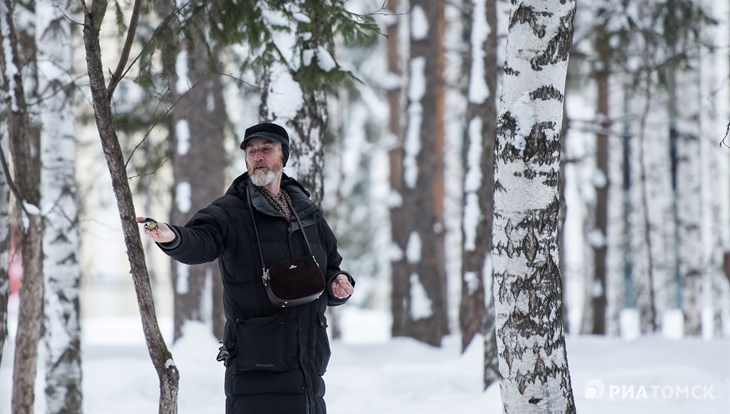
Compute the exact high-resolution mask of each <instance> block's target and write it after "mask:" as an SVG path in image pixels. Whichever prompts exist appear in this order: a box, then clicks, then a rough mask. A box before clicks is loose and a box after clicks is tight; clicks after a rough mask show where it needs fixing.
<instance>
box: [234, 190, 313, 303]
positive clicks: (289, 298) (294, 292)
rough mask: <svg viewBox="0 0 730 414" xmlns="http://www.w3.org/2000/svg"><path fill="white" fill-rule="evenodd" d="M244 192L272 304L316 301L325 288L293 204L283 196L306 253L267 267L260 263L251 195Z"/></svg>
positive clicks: (261, 256)
mask: <svg viewBox="0 0 730 414" xmlns="http://www.w3.org/2000/svg"><path fill="white" fill-rule="evenodd" d="M282 191H283V190H282ZM247 193H248V208H249V211H250V212H251V220H252V221H253V229H254V233H255V234H256V244H257V245H258V248H259V257H260V259H261V267H262V268H263V275H262V276H261V279H262V281H263V283H264V288H265V289H266V295H267V296H268V297H269V300H270V301H271V303H272V304H273V305H274V306H276V307H281V308H286V307H290V306H297V305H303V304H305V303H309V302H312V301H314V300H316V299H317V298H319V297H320V296H321V295H322V293H323V292H324V289H325V280H324V275H323V274H322V271H321V270H320V269H319V264H317V260H316V259H315V258H314V254H312V247H311V246H310V245H309V240H308V239H307V233H306V232H305V231H304V226H302V222H301V220H299V216H298V215H297V212H296V210H294V206H292V205H291V201H289V199H287V202H288V203H289V208H290V209H291V212H292V214H293V215H294V217H295V218H296V219H297V223H298V224H299V230H300V231H301V232H302V235H303V236H304V242H305V243H306V245H307V251H308V252H309V256H304V257H297V258H294V259H289V260H284V261H283V262H279V263H275V264H273V265H271V266H270V267H269V268H267V267H266V263H265V262H264V255H263V252H262V251H261V241H260V240H259V231H258V228H257V227H256V219H255V218H254V215H253V205H252V203H251V194H250V193H249V192H248V191H247Z"/></svg>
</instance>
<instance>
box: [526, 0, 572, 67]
mask: <svg viewBox="0 0 730 414" xmlns="http://www.w3.org/2000/svg"><path fill="white" fill-rule="evenodd" d="M574 16H575V7H573V8H572V10H571V11H570V13H568V14H567V15H565V16H563V17H561V18H560V25H559V26H558V32H557V33H556V34H555V37H553V38H552V39H550V41H549V42H548V46H547V48H545V52H544V53H542V54H540V55H538V56H535V57H534V58H532V60H531V61H530V65H531V66H532V69H533V70H542V68H543V66H547V65H554V64H556V63H558V62H563V61H567V60H568V56H569V55H570V48H571V46H572V44H573V17H574ZM543 35H544V32H543ZM539 37H540V38H542V36H539Z"/></svg>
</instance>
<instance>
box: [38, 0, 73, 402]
mask: <svg viewBox="0 0 730 414" xmlns="http://www.w3.org/2000/svg"><path fill="white" fill-rule="evenodd" d="M62 7H63V4H61V2H60V1H53V2H41V3H39V4H37V5H36V16H38V21H37V32H36V33H37V36H38V38H37V43H38V45H39V49H38V54H39V60H38V61H39V64H38V72H39V92H40V95H41V96H43V97H44V98H45V99H42V100H41V110H40V113H41V122H42V124H43V126H42V129H41V163H42V165H43V166H42V170H41V186H42V187H41V188H42V195H41V210H42V211H43V212H44V215H45V217H44V222H45V226H44V230H43V231H44V234H43V251H44V253H45V258H44V262H43V272H44V276H45V279H44V280H45V288H46V292H45V304H44V316H45V319H44V325H45V333H44V337H45V342H46V412H47V413H70V412H72V413H81V412H82V391H81V377H82V372H81V324H80V315H79V313H80V306H79V293H80V286H81V283H80V281H81V273H80V270H79V264H78V260H77V256H76V252H77V251H78V247H79V231H78V224H79V223H78V219H77V217H78V203H77V200H76V194H77V185H76V174H75V172H76V168H75V164H76V126H75V119H74V115H75V113H74V108H75V102H74V93H75V92H76V87H75V85H74V84H73V79H72V78H71V77H70V74H71V73H73V48H72V46H71V45H72V44H73V42H72V41H71V37H72V33H71V22H70V21H69V20H68V19H67V16H66V14H65V13H64V12H63V8H62ZM59 75H60V76H61V77H59Z"/></svg>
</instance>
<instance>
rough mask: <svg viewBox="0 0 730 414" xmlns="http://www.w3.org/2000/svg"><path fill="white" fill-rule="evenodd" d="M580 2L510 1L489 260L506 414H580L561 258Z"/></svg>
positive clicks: (502, 392)
mask: <svg viewBox="0 0 730 414" xmlns="http://www.w3.org/2000/svg"><path fill="white" fill-rule="evenodd" d="M575 6H576V3H575V2H574V1H561V0H552V1H536V0H533V1H519V2H513V4H512V11H511V13H510V22H509V27H510V29H509V33H508V37H507V52H506V64H505V75H504V80H503V83H502V91H501V99H500V102H501V107H500V110H499V118H498V122H499V123H498V128H497V145H496V149H495V189H494V191H495V194H494V228H493V237H494V239H493V242H494V249H493V257H494V274H495V288H494V300H495V304H496V329H497V345H498V347H499V371H500V373H501V375H502V381H501V384H500V390H501V395H502V402H503V406H504V411H505V413H507V414H510V413H527V412H541V413H574V412H575V403H574V401H573V394H572V388H571V380H570V372H569V370H568V360H567V352H566V348H565V335H564V330H563V314H562V288H561V278H560V271H559V264H558V262H559V257H558V213H559V211H558V209H559V205H560V201H559V193H558V180H559V174H560V171H559V158H560V147H561V146H560V142H561V137H560V134H561V127H562V119H563V102H564V92H563V91H564V90H565V77H566V74H567V68H568V56H569V52H570V46H571V43H572V37H573V17H574V15H575Z"/></svg>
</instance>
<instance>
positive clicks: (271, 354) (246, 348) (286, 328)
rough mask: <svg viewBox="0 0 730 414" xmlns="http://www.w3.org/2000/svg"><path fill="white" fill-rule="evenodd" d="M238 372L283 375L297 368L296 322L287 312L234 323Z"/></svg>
mask: <svg viewBox="0 0 730 414" xmlns="http://www.w3.org/2000/svg"><path fill="white" fill-rule="evenodd" d="M235 348H236V358H235V361H236V365H237V367H238V370H239V371H275V372H284V371H291V370H295V369H298V368H299V361H298V352H297V349H298V346H297V323H296V320H293V319H290V318H288V317H287V312H281V313H278V314H276V315H273V316H265V317H261V318H250V319H245V320H240V321H238V322H237V323H236V346H235Z"/></svg>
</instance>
